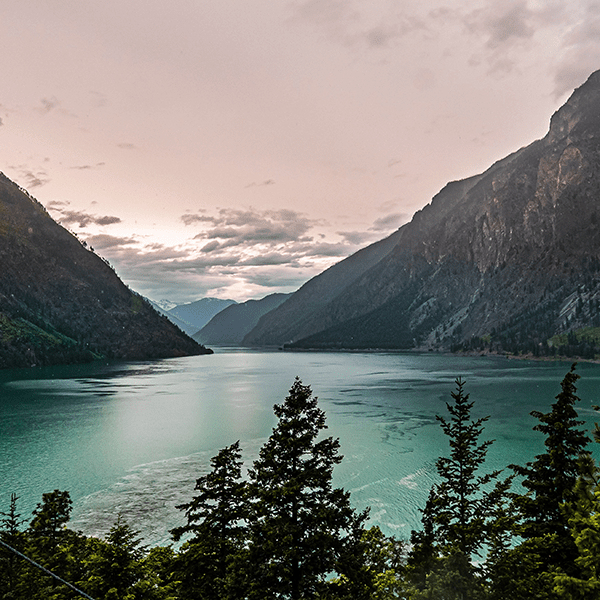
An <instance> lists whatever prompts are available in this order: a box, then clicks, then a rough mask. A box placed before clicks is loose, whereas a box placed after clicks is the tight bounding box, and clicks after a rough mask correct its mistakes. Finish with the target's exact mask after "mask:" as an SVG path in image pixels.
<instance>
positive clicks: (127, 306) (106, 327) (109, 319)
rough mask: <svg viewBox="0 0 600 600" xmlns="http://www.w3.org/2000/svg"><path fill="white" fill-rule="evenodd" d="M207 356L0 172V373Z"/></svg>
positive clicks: (199, 346) (205, 351) (205, 350)
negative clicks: (88, 363)
mask: <svg viewBox="0 0 600 600" xmlns="http://www.w3.org/2000/svg"><path fill="white" fill-rule="evenodd" d="M208 352H210V350H207V349H206V348H204V347H203V346H201V345H199V344H197V343H196V342H195V341H193V340H192V339H191V338H189V337H188V336H186V335H184V334H183V333H182V332H181V331H180V330H179V329H177V328H176V327H175V326H174V325H173V324H172V323H170V322H169V321H168V319H167V318H166V317H163V316H160V315H159V314H158V313H157V312H156V311H155V310H154V309H153V308H152V307H151V306H150V305H149V304H148V302H146V301H145V300H144V299H142V298H141V296H139V295H137V294H135V293H134V292H132V291H131V290H130V289H129V288H128V287H127V286H125V285H124V284H123V283H122V282H121V280H120V279H119V278H118V277H117V275H116V273H115V272H114V271H113V270H112V268H111V267H110V266H109V265H108V264H106V263H105V262H104V261H103V260H102V259H101V258H100V257H98V256H97V255H96V254H94V253H93V252H92V251H90V250H88V249H87V248H85V247H84V246H83V245H82V244H81V243H80V242H79V240H78V239H77V238H76V237H75V236H73V235H72V234H71V233H69V232H68V231H67V230H65V229H64V228H63V227H61V226H60V225H58V224H57V223H56V222H55V221H53V220H52V218H51V217H50V216H49V215H48V213H47V212H46V211H45V209H44V208H43V207H42V205H41V204H39V203H38V202H37V201H36V200H34V199H33V198H32V197H31V196H29V195H28V194H27V193H26V192H25V191H24V190H21V189H20V188H19V187H18V186H17V185H16V184H15V183H13V182H12V181H10V180H9V179H8V178H7V177H5V176H4V175H3V174H0V368H3V367H21V366H31V365H44V364H54V363H68V362H79V361H85V360H91V359H93V358H95V357H96V358H97V357H101V356H103V357H108V358H123V359H146V358H162V357H174V356H184V355H192V354H204V353H208Z"/></svg>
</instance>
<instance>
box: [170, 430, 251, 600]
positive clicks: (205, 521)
mask: <svg viewBox="0 0 600 600" xmlns="http://www.w3.org/2000/svg"><path fill="white" fill-rule="evenodd" d="M211 465H212V470H211V471H210V472H209V473H208V474H207V475H204V476H203V477H200V478H199V479H198V480H197V481H196V487H195V489H196V490H197V491H198V494H197V495H196V496H195V497H194V498H193V499H192V501H191V502H189V503H186V504H182V505H180V506H178V507H177V508H179V509H180V510H183V511H185V515H186V518H187V523H186V524H185V525H183V526H181V527H177V528H175V529H173V530H172V532H171V533H172V535H173V538H174V540H175V541H179V540H180V539H182V537H185V536H188V535H191V536H192V537H191V538H190V539H189V540H188V541H187V542H186V543H185V544H184V545H183V547H182V549H181V552H180V553H179V556H178V558H177V560H176V572H177V577H178V578H179V580H180V582H181V583H180V590H179V591H180V594H181V598H184V599H187V598H190V599H191V598H203V599H207V600H211V599H215V600H216V599H223V598H229V597H231V598H235V597H236V596H238V595H239V593H240V590H239V588H238V585H239V577H237V576H236V573H237V572H238V569H237V568H235V569H234V562H235V561H236V560H237V558H236V555H237V554H238V553H239V552H240V551H241V549H243V546H244V540H245V532H246V529H245V521H244V520H245V519H246V517H247V511H248V508H247V506H248V499H247V486H246V483H245V482H244V481H242V479H241V477H242V460H241V451H240V443H239V441H238V442H236V443H235V444H233V445H231V446H228V447H227V448H224V449H223V450H221V451H220V452H219V454H217V456H215V457H213V458H212V459H211Z"/></svg>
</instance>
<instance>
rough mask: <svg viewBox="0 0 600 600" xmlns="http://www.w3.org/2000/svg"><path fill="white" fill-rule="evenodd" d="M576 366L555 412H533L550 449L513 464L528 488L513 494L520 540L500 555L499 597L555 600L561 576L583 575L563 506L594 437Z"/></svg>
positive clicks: (497, 564)
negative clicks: (582, 413) (588, 431)
mask: <svg viewBox="0 0 600 600" xmlns="http://www.w3.org/2000/svg"><path fill="white" fill-rule="evenodd" d="M575 366H576V365H575V364H573V365H572V367H571V369H570V371H569V372H568V373H567V374H566V375H565V377H564V379H563V380H562V382H561V392H560V393H559V394H558V395H557V396H556V402H555V403H554V404H552V410H551V411H550V412H549V413H541V412H539V411H533V412H532V413H531V415H532V416H534V417H535V418H537V419H538V420H539V423H538V424H537V425H535V426H534V428H533V429H534V430H535V431H540V432H541V433H543V434H544V435H545V436H546V439H545V442H544V444H545V446H546V452H544V453H543V454H539V455H537V456H536V457H535V460H533V461H532V462H528V463H527V464H526V465H525V466H519V465H511V468H512V469H513V470H514V471H515V473H516V474H517V475H519V476H520V477H522V478H523V479H522V481H521V485H522V486H523V487H524V488H525V490H526V493H524V494H514V496H513V504H514V508H515V511H516V513H517V517H518V522H517V524H516V526H515V533H516V534H517V536H518V538H517V541H518V540H519V539H521V542H520V543H518V544H517V545H516V547H514V548H512V549H508V550H507V551H506V552H505V553H504V554H503V555H499V556H497V557H496V562H495V565H494V570H495V576H494V589H495V592H496V596H495V597H498V598H507V597H510V598H514V599H515V600H518V599H521V598H522V599H528V598H530V597H536V598H540V599H545V598H548V599H553V598H556V597H557V596H556V592H555V589H554V587H555V586H554V580H555V577H556V576H557V575H561V574H565V575H567V576H568V577H579V574H580V567H579V566H578V564H577V556H578V550H577V546H576V544H575V540H574V539H573V537H572V535H571V531H570V527H569V523H568V517H567V515H566V513H565V512H564V510H563V509H562V508H561V507H562V505H563V503H564V502H572V501H573V500H574V498H575V496H574V494H575V489H576V482H577V480H578V477H579V475H580V470H581V468H580V464H581V461H583V462H584V463H585V462H586V461H588V460H589V456H590V453H589V451H588V450H586V446H587V444H588V442H589V441H590V440H589V438H588V437H587V436H586V435H585V433H584V432H583V431H582V430H581V429H579V427H580V426H581V425H582V424H583V421H580V420H578V418H577V416H578V415H577V411H576V409H575V403H576V402H578V401H579V398H578V397H577V395H576V392H577V388H576V386H575V382H576V381H577V380H578V379H579V375H577V374H576V373H575ZM532 594H533V596H532Z"/></svg>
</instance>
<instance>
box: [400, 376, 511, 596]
mask: <svg viewBox="0 0 600 600" xmlns="http://www.w3.org/2000/svg"><path fill="white" fill-rule="evenodd" d="M464 386H465V383H464V381H463V380H462V379H461V378H458V379H457V380H456V391H455V392H451V397H452V399H453V403H446V408H447V409H448V412H449V413H450V418H449V419H446V418H444V417H442V416H439V415H438V416H437V419H438V421H439V422H440V425H441V428H442V430H443V432H444V433H445V434H446V436H447V437H448V441H449V444H450V456H449V457H440V458H438V460H437V462H436V469H437V472H438V475H439V477H440V479H441V482H440V483H439V484H435V485H434V486H433V487H432V490H431V492H430V495H429V498H428V501H427V504H426V506H425V509H424V510H423V518H422V522H423V530H422V531H420V532H414V531H413V533H412V543H413V549H412V551H411V555H410V557H409V567H410V572H411V579H412V581H413V583H414V584H415V585H416V587H417V588H418V589H425V590H429V592H431V593H438V592H439V593H442V592H441V591H440V590H441V589H442V588H440V590H438V592H436V591H435V590H436V589H438V588H439V586H440V585H441V583H440V582H441V581H442V580H443V581H445V582H448V581H452V580H453V576H452V575H451V573H450V572H449V571H448V569H452V568H456V569H459V571H458V572H457V573H456V574H455V575H456V578H455V579H456V581H461V582H463V583H461V586H462V587H464V589H465V590H469V593H467V592H466V591H465V594H466V595H465V596H464V597H465V598H466V597H470V598H474V597H477V595H478V594H480V593H482V592H481V590H482V585H481V583H480V582H478V581H477V578H478V577H476V575H477V574H476V572H475V569H473V568H472V566H471V556H472V555H473V554H481V553H482V552H483V550H484V548H485V547H486V546H488V545H489V541H490V535H491V532H492V530H493V527H494V524H495V523H496V521H497V518H498V516H499V515H500V514H502V512H503V510H504V509H503V506H504V503H505V500H506V493H507V490H508V488H509V487H510V484H511V479H510V478H508V479H505V480H499V479H498V477H499V475H500V471H492V472H490V473H483V474H480V470H481V468H482V466H483V464H484V463H485V459H486V455H487V451H488V449H489V447H490V445H491V444H492V443H493V440H488V441H484V442H481V443H480V441H479V438H480V436H481V434H482V433H483V430H484V427H483V425H484V423H485V422H486V421H487V420H488V419H489V417H483V418H480V419H476V420H472V419H471V409H472V408H473V405H474V403H473V402H469V394H465V392H464ZM492 484H494V485H493V487H491V486H492ZM438 571H439V573H438ZM442 571H443V573H444V575H443V577H442V576H441V575H440V573H442ZM436 573H437V575H436ZM440 577H442V579H440ZM444 585H446V584H444ZM431 586H434V587H431ZM436 586H437V587H436Z"/></svg>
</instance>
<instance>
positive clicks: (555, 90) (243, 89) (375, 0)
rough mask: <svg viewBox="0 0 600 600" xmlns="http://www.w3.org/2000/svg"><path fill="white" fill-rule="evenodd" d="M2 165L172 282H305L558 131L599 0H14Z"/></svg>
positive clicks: (591, 59)
mask: <svg viewBox="0 0 600 600" xmlns="http://www.w3.org/2000/svg"><path fill="white" fill-rule="evenodd" d="M0 49H1V52H0V76H1V78H2V86H1V90H2V91H1V92H0V171H2V172H4V173H5V174H6V175H7V176H8V177H9V178H10V179H12V180H13V181H16V182H17V183H18V184H19V185H20V186H22V187H23V188H25V189H27V190H28V191H29V192H30V193H31V194H32V195H33V196H34V197H35V198H37V199H38V200H39V201H40V202H41V203H42V204H43V205H44V206H45V207H46V208H47V209H48V211H49V213H50V214H51V215H52V216H53V217H54V218H55V219H56V220H57V221H58V222H60V223H61V224H62V225H63V226H64V227H66V228H68V229H69V230H70V231H72V232H73V233H74V234H76V235H77V236H78V237H79V238H80V239H81V240H82V241H85V242H86V243H87V244H88V245H89V246H91V247H93V248H94V251H95V252H97V253H98V254H99V255H101V256H103V257H104V258H106V259H107V260H108V261H109V262H110V263H111V264H112V265H113V266H114V268H115V270H116V271H117V273H118V274H119V276H120V277H121V279H123V281H124V282H125V283H127V284H128V285H129V286H130V287H131V288H133V289H134V290H136V291H137V292H139V293H141V294H143V295H144V296H147V297H148V298H151V299H153V300H162V299H168V300H171V301H173V302H176V303H185V302H191V301H194V300H197V299H200V298H203V297H218V298H231V299H234V300H236V301H238V302H241V301H244V300H247V299H250V298H261V297H264V296H266V295H268V294H270V293H274V292H291V291H294V290H296V289H297V288H298V287H300V286H301V285H302V284H303V283H304V282H306V281H307V280H309V279H310V278H311V277H313V276H315V275H317V274H318V273H320V272H321V271H323V270H324V269H326V268H327V267H329V266H331V265H332V264H334V263H335V262H337V261H339V260H342V259H343V258H345V257H347V256H349V255H350V254H352V253H353V252H355V251H357V250H358V249H360V248H361V247H364V246H366V245H368V244H369V243H372V242H374V241H376V240H379V239H382V238H383V237H386V236H387V235H389V234H390V233H392V232H393V231H395V230H396V229H397V228H398V227H399V226H401V225H403V224H404V223H407V222H408V221H410V219H411V217H412V215H413V214H414V212H415V211H417V210H419V209H421V208H422V207H423V206H425V205H426V204H428V203H429V202H430V201H431V199H432V197H433V196H434V195H435V194H436V193H437V192H438V191H439V190H440V189H442V187H443V186H444V185H445V184H446V183H447V182H449V181H453V180H457V179H463V178H465V177H469V176H471V175H475V174H477V173H480V172H482V171H484V170H485V169H487V168H488V167H489V166H490V165H491V164H492V163H494V162H495V161H496V160H498V159H500V158H502V157H504V156H506V155H507V154H509V153H510V152H512V151H515V150H517V149H518V148H520V147H522V146H525V145H527V144H529V143H531V142H532V141H534V140H536V139H539V138H541V137H543V136H544V135H545V134H546V132H547V129H548V125H549V121H550V117H551V115H552V114H553V112H554V111H556V110H557V109H558V108H559V107H560V106H561V105H562V104H563V103H564V102H565V101H566V99H567V98H568V96H569V95H570V93H571V92H572V91H573V89H574V88H575V87H577V86H579V85H581V84H582V83H583V82H584V81H585V80H586V79H587V77H588V76H589V75H590V74H591V73H592V72H593V71H595V70H597V69H600V3H598V1H597V0H593V1H579V2H577V1H573V0H560V1H555V0H514V1H513V0H468V1H465V0H431V1H429V0H425V1H423V0H279V1H277V2H273V1H272V0H168V1H167V0H160V1H159V0H102V1H100V0H97V1H96V0H94V1H91V0H2V3H1V5H0Z"/></svg>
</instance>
